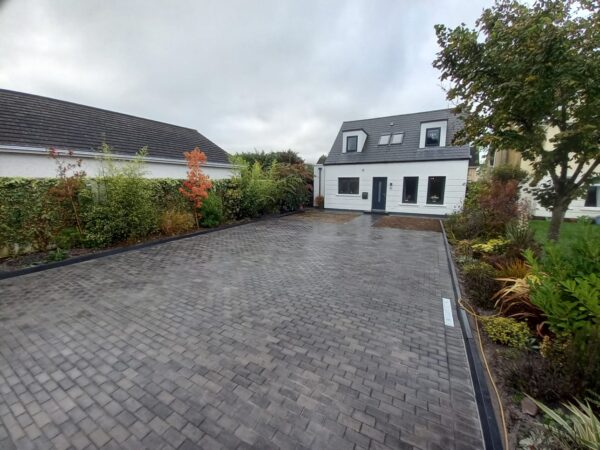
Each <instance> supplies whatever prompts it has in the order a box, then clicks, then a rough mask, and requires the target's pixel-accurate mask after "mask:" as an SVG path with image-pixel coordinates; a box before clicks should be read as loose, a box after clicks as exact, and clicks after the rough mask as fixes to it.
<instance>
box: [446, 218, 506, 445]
mask: <svg viewBox="0 0 600 450" xmlns="http://www.w3.org/2000/svg"><path fill="white" fill-rule="evenodd" d="M440 226H441V228H442V235H443V236H444V247H445V249H446V259H447V262H448V268H449V269H450V278H451V279H452V288H453V290H454V298H455V299H456V300H455V308H456V314H457V316H458V320H459V321H460V324H461V329H462V333H463V338H464V341H465V349H466V352H467V360H468V361H469V369H470V371H471V380H472V382H473V389H474V391H475V400H476V402H477V409H478V411H479V419H480V422H481V432H482V434H483V442H484V444H485V448H486V450H502V449H503V448H504V446H503V444H502V437H501V436H500V428H499V427H498V422H497V420H496V413H495V410H494V404H493V402H492V397H491V395H490V390H489V387H488V381H487V378H486V375H485V371H484V368H483V364H482V363H481V356H480V355H479V350H478V348H477V342H476V341H475V339H474V338H473V332H472V330H471V325H470V323H469V317H468V316H467V313H466V312H465V310H464V309H462V308H461V307H460V306H459V304H458V300H459V299H460V298H461V297H462V294H461V291H460V283H459V281H458V275H457V272H456V267H455V265H454V260H453V259H452V253H451V252H450V244H449V243H448V236H447V235H446V229H445V228H444V222H443V221H442V220H440Z"/></svg>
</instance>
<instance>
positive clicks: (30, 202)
mask: <svg viewBox="0 0 600 450" xmlns="http://www.w3.org/2000/svg"><path fill="white" fill-rule="evenodd" d="M276 169H277V167H276V166H273V167H272V168H271V169H269V170H262V169H261V168H260V167H259V166H256V167H247V168H245V169H244V170H241V171H240V174H239V176H237V177H234V178H232V179H227V180H216V181H213V188H212V190H211V194H210V197H209V199H208V201H207V204H206V205H205V206H204V207H203V208H201V209H200V211H199V212H200V216H201V224H202V226H208V227H213V226H218V225H219V224H220V223H222V222H223V221H233V220H240V219H243V218H245V217H257V216H260V215H263V214H271V213H278V212H283V211H291V210H295V209H298V208H299V207H300V206H301V205H303V204H305V203H306V199H307V198H310V195H309V193H308V190H307V187H306V183H305V182H304V181H303V180H302V179H301V177H299V176H297V175H296V174H293V173H282V172H281V168H279V169H277V170H276ZM139 173H140V172H136V171H135V170H131V171H129V172H127V171H121V172H118V171H114V172H113V173H112V174H111V175H110V176H105V177H99V178H83V179H82V181H81V184H80V185H78V189H77V195H76V197H75V199H74V200H73V201H71V199H70V198H69V199H65V198H64V197H61V196H60V195H58V196H57V195H56V190H57V189H59V188H60V183H61V180H59V179H56V178H52V179H33V178H0V256H6V254H7V253H8V254H15V253H23V252H28V251H32V250H47V249H49V248H54V247H59V248H61V249H67V250H68V249H70V248H72V247H77V246H81V245H85V246H88V247H106V246H109V245H112V244H115V243H118V242H124V241H129V242H137V241H140V240H143V239H145V238H147V237H148V236H151V235H153V234H157V233H158V232H160V231H161V226H162V225H161V224H163V223H166V222H169V223H172V222H173V221H172V220H171V221H169V215H172V216H176V215H177V216H178V217H177V219H179V220H184V221H185V215H187V214H192V212H193V211H192V209H191V208H192V207H191V205H190V203H189V201H188V200H186V199H185V198H184V197H183V196H182V195H181V193H180V192H179V188H180V187H181V185H182V182H183V180H176V179H147V178H143V177H142V176H140V175H139ZM182 214H184V216H183V219H181V215H182ZM202 216H204V217H202ZM162 232H163V233H164V232H165V231H164V229H163V230H162Z"/></svg>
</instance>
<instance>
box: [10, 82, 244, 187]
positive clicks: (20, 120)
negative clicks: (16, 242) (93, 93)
mask: <svg viewBox="0 0 600 450" xmlns="http://www.w3.org/2000/svg"><path fill="white" fill-rule="evenodd" d="M102 143H107V144H108V145H110V147H112V149H113V152H114V160H115V161H116V164H119V163H120V162H122V161H128V160H131V159H133V158H134V156H135V154H136V153H137V152H138V151H139V150H140V149H141V148H142V147H146V148H147V149H148V157H147V158H146V162H147V164H146V176H147V177H149V178H185V176H186V170H187V166H186V161H185V159H184V157H183V152H184V151H191V150H193V149H194V148H195V147H199V148H200V150H202V151H203V152H204V153H205V154H206V157H207V163H206V165H205V166H204V167H203V170H204V172H205V173H206V174H208V175H209V176H210V177H211V178H213V179H219V178H228V177H230V176H231V174H232V165H231V164H229V156H228V154H227V152H225V150H223V149H222V148H221V147H219V146H218V145H216V144H215V143H214V142H212V141H210V140H209V139H207V138H206V137H204V136H203V135H202V134H200V133H198V131H196V130H194V129H191V128H185V127H180V126H177V125H171V124H168V123H163V122H158V121H155V120H149V119H143V118H141V117H135V116H130V115H128V114H122V113H117V112H113V111H107V110H104V109H99V108H94V107H91V106H84V105H79V104H77V103H71V102H66V101H62V100H56V99H52V98H48V97H41V96H39V95H32V94H26V93H23V92H15V91H9V90H4V89H0V176H1V177H16V176H21V177H35V178H42V177H53V176H56V164H55V162H54V161H52V159H51V158H50V157H49V154H48V150H49V148H54V149H56V150H57V151H58V152H59V154H61V155H65V156H61V157H64V158H68V156H66V154H67V152H69V151H72V152H73V153H72V154H73V156H72V157H73V158H77V159H81V160H82V165H83V168H84V169H85V171H86V173H87V174H88V175H89V176H95V175H97V174H98V170H99V169H100V162H99V161H98V159H97V157H98V154H99V148H100V146H101V145H102Z"/></svg>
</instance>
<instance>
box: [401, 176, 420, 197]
mask: <svg viewBox="0 0 600 450" xmlns="http://www.w3.org/2000/svg"><path fill="white" fill-rule="evenodd" d="M418 189H419V177H404V186H403V189H402V203H417V193H418Z"/></svg>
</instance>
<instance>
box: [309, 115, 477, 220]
mask: <svg viewBox="0 0 600 450" xmlns="http://www.w3.org/2000/svg"><path fill="white" fill-rule="evenodd" d="M461 126H462V122H461V121H460V119H458V117H457V116H456V115H455V114H453V113H452V111H451V110H449V109H443V110H438V111H428V112H421V113H414V114H404V115H399V116H390V117H380V118H375V119H365V120H355V121H351V122H344V123H343V124H342V127H341V128H340V131H339V132H338V135H337V137H336V139H335V141H334V143H333V146H332V148H331V151H330V152H329V155H328V156H327V159H326V160H325V163H324V164H318V165H317V166H315V173H314V176H315V178H314V180H315V181H314V183H315V184H314V195H315V197H317V196H323V197H324V203H325V208H330V209H347V210H357V211H365V212H392V213H405V214H418V215H436V216H442V215H446V214H450V213H452V212H454V211H455V210H457V209H458V208H459V207H460V206H461V204H462V201H463V200H464V197H465V191H466V186H467V174H468V170H469V161H470V158H471V149H470V148H469V147H468V146H462V147H455V146H452V145H451V142H452V138H453V137H454V134H455V133H456V132H457V131H458V130H459V129H460V127H461Z"/></svg>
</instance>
